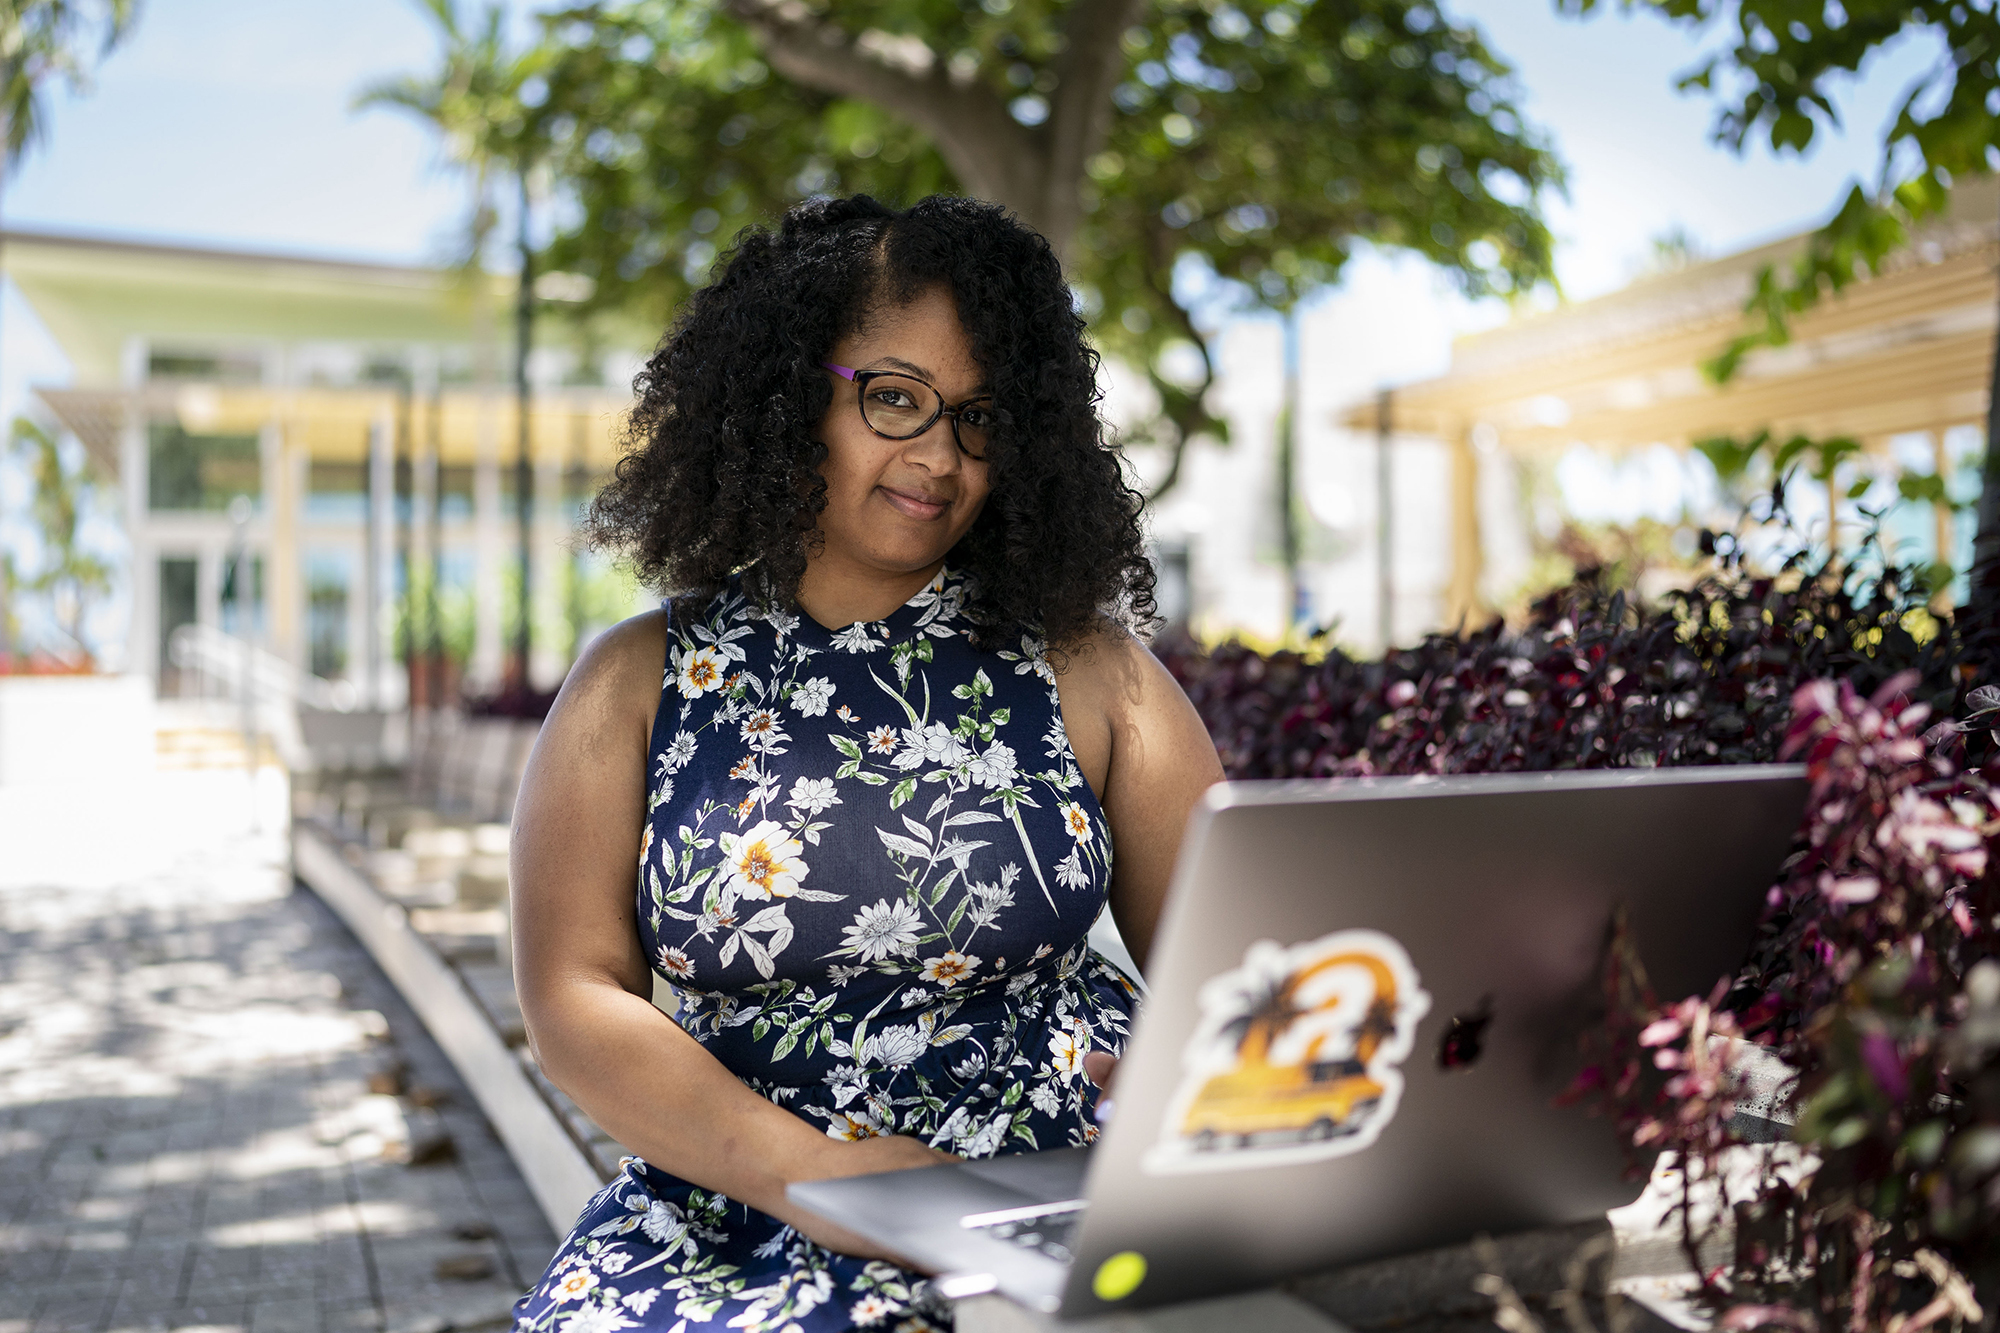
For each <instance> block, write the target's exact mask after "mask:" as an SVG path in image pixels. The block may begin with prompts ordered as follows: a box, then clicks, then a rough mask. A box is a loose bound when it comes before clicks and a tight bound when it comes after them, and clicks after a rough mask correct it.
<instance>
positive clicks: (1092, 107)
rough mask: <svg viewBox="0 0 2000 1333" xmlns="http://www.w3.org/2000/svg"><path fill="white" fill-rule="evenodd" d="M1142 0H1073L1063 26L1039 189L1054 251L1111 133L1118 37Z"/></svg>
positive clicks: (1072, 223)
mask: <svg viewBox="0 0 2000 1333" xmlns="http://www.w3.org/2000/svg"><path fill="white" fill-rule="evenodd" d="M1145 9H1146V0H1077V3H1076V4H1074V5H1072V6H1071V8H1070V13H1069V22H1068V23H1067V24H1065V25H1064V27H1063V37H1064V40H1065V41H1066V42H1067V45H1065V46H1064V48H1063V52H1062V55H1061V56H1059V57H1058V58H1057V59H1056V61H1055V66H1054V70H1053V73H1054V74H1055V76H1056V89H1055V96H1054V97H1053V98H1051V99H1050V103H1049V125H1048V164H1047V167H1046V170H1045V172H1044V174H1043V185H1042V188H1043V190H1044V192H1045V199H1046V202H1045V203H1044V204H1043V206H1042V209H1041V215H1042V218H1043V223H1042V227H1043V231H1044V232H1045V233H1046V234H1047V236H1048V238H1049V242H1050V244H1052V245H1054V246H1055V248H1056V252H1057V253H1058V254H1061V253H1063V252H1064V251H1066V250H1068V248H1069V242H1070V238H1071V237H1072V236H1074V235H1075V233H1076V227H1077V224H1078V223H1079V222H1080V221H1081V220H1082V214H1083V208H1082V199H1081V193H1082V185H1083V174H1084V164H1085V163H1087V162H1088V161H1089V160H1090V159H1091V157H1092V156H1094V155H1095V154H1096V152H1097V151H1098V149H1100V148H1102V147H1103V146H1104V144H1105V141H1106V140H1108V139H1109V138H1110V137H1111V116H1112V105H1111V90H1112V88H1114V87H1116V86H1117V83H1118V78H1119V76H1120V75H1121V74H1123V73H1124V72H1125V56H1124V52H1123V51H1122V50H1121V49H1120V46H1119V39H1120V38H1122V37H1123V36H1124V34H1125V30H1126V29H1127V28H1129V27H1131V26H1132V25H1133V24H1134V23H1137V22H1138V21H1139V16H1140V15H1141V14H1142V13H1144V12H1145Z"/></svg>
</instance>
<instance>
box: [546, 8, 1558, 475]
mask: <svg viewBox="0 0 2000 1333" xmlns="http://www.w3.org/2000/svg"><path fill="white" fill-rule="evenodd" d="M1101 8H1102V7H1101V6H1094V5H1092V4H1090V3H1088V0H1071V2H1070V3H1067V4H1062V3H1055V2H1054V0H1013V3H1001V2H999V0H995V2H994V3H990V4H984V5H974V4H958V3H946V2H945V0H865V2H863V0H857V3H853V4H847V5H842V6H839V7H838V8H831V7H829V8H826V9H824V10H817V9H815V10H814V11H813V14H812V17H813V19H814V20H815V21H817V22H819V23H821V24H823V25H827V26H828V27H829V28H831V25H834V24H837V25H838V28H837V30H836V31H837V32H838V34H839V35H840V37H841V40H842V41H844V42H846V43H847V46H848V47H854V48H871V47H872V49H876V50H882V49H894V50H895V51H897V52H898V53H899V57H898V58H899V59H901V60H903V61H904V63H905V64H906V65H909V66H911V67H922V68H926V69H935V68H940V67H941V68H943V69H945V70H948V71H949V77H950V79H951V80H952V83H953V86H954V87H957V88H961V89H963V90H966V92H965V97H964V99H963V100H964V101H965V102H966V103H967V104H968V107H970V104H971V103H973V102H975V101H977V102H979V104H980V105H983V106H993V107H997V106H1001V105H1004V107H1005V108H1006V110H1005V113H1004V114H1005V116H1006V117H1007V118H1008V119H1007V120H1005V121H1004V122H1003V123H1001V124H1000V125H998V126H997V127H995V126H991V125H989V126H986V127H985V131H983V132H990V133H991V134H992V135H996V136H998V138H996V139H995V140H994V141H995V142H996V143H1004V144H1005V145H1009V146H1011V148H1018V149H1020V152H1021V156H1022V160H1023V161H1025V162H1028V163H1030V164H1031V165H1037V166H1038V167H1039V168H1042V169H1048V170H1053V169H1054V168H1052V167H1051V166H1050V164H1051V163H1055V162H1058V161H1068V160H1070V159H1071V158H1074V159H1075V161H1076V170H1075V171H1074V173H1073V175H1071V176H1067V177H1062V176H1060V175H1058V176H1051V177H1047V178H1046V179H1044V180H1043V182H1042V184H1041V185H1040V186H1039V187H1037V188H1038V190H1039V191H1040V192H1041V193H1037V192H1036V191H1034V190H1028V189H1026V188H1025V187H1024V189H1023V191H1022V197H1018V198H1016V197H1002V198H1000V199H999V202H1001V203H1005V204H1008V205H1009V206H1011V207H1013V208H1015V209H1016V210H1017V211H1019V212H1021V213H1022V214H1023V215H1024V216H1028V217H1030V219H1031V220H1032V219H1033V218H1034V217H1035V216H1036V215H1037V214H1038V213H1039V212H1041V211H1043V210H1042V209H1041V207H1040V205H1041V204H1042V203H1043V202H1044V200H1045V198H1046V196H1047V195H1052V194H1058V193H1063V192H1067V197H1069V198H1071V199H1074V200H1075V201H1076V202H1078V203H1079V204H1080V208H1081V220H1080V223H1079V225H1078V227H1077V230H1076V233H1075V235H1074V237H1073V238H1072V237H1065V236H1062V235H1056V236H1054V238H1053V239H1054V240H1055V241H1056V243H1057V245H1058V247H1059V248H1063V249H1065V250H1066V252H1067V256H1068V260H1069V265H1070V268H1071V272H1072V274H1073V276H1074V280H1075V282H1076V285H1077V287H1078V290H1079V295H1080V297H1081V299H1082V301H1083V308H1084V310H1085V313H1086V315H1087V316H1088V317H1089V318H1090V320H1091V324H1092V329H1093V333H1094V335H1095V336H1096V338H1097V340H1098V342H1099V344H1100V345H1101V346H1102V347H1103V348H1104V349H1105V350H1106V351H1107V352H1110V353H1112V354H1114V355H1117V356H1118V357H1120V358H1121V359H1123V360H1126V361H1128V362H1129V363H1130V364H1132V365H1133V366H1135V367H1137V368H1142V369H1144V370H1145V371H1146V372H1147V373H1148V374H1149V375H1150V376H1151V379H1152V382H1153V385H1154V387H1155V388H1156V389H1157V390H1158V391H1159V394H1160V397H1161V400H1162V404H1163V411H1162V420H1161V421H1160V422H1159V423H1157V424H1156V426H1155V428H1154V430H1153V431H1152V432H1151V433H1150V435H1151V438H1154V439H1157V440H1158V441H1160V442H1162V443H1166V444H1169V445H1179V444H1181V443H1183V442H1185V440H1186V439H1187V438H1188V437H1189V436H1190V435H1192V434H1193V433H1194V432H1196V431H1209V432H1212V433H1217V434H1219V433H1220V431H1221V427H1220V423H1218V422H1216V421H1214V420H1212V419H1211V418H1210V417H1209V416H1208V415H1207V413H1206V412H1205V410H1204V409H1203V406H1202V397H1203V394H1204V393H1205V391H1206V389H1207V388H1208V386H1209V383H1210V381H1211V379H1212V368H1211V367H1210V366H1209V365H1208V363H1207V351H1206V346H1205V336H1204V335H1205V330H1204V329H1203V328H1202V327H1201V326H1200V325H1199V324H1198V322H1197V316H1196V311H1197V309H1198V308H1199V307H1200V305H1201V303H1202V302H1203V301H1214V300H1216V299H1217V298H1218V297H1220V298H1221V299H1222V300H1223V301H1225V302H1234V303H1237V304H1242V305H1250V306H1261V307H1267V308H1273V309H1283V308H1286V307H1288V306H1289V305H1290V304H1291V303H1292V302H1294V301H1295V300H1296V299H1297V298H1298V297H1299V295H1300V294H1301V293H1303V292H1305V291H1308V290H1310V289H1312V288H1313V287H1315V286H1318V285H1320V284H1323V283H1327V282H1331V281H1333V280H1335V279H1337V278H1338V276H1339V275H1340V272H1341V270H1342V268H1343V266H1344V265H1345V264H1346V262H1347V260H1348V258H1349V257H1350V255H1351V253H1352V250H1353V247H1354V246H1355V244H1356V243H1357V242H1363V241H1365V242H1371V243H1376V244H1382V245H1390V246H1397V247H1402V248H1407V249H1411V250H1414V251H1416V252H1418V253H1420V254H1422V255H1424V256H1425V257H1426V258H1428V259H1430V260H1432V261H1433V262H1436V263H1438V264H1440V265H1442V266H1444V267H1445V268H1446V269H1447V271H1449V272H1451V273H1452V274H1453V275H1454V276H1455V278H1456V279H1457V281H1458V282H1459V283H1460V285H1461V286H1462V287H1463V288H1464V289H1465V290H1467V291H1468V292H1472V293H1475V294H1483V293H1490V292H1497V293H1502V294H1512V293H1515V292H1519V291H1524V290H1526V289H1528V288H1531V287H1533V286H1535V285H1536V284H1538V283H1542V282H1547V281H1550V280H1551V279H1552V272H1553V270H1552V267H1551V263H1550V249H1551V243H1550V238H1549V234H1548V231H1547V229H1546V228H1545V227H1544V225H1543V223H1542V221H1541V219H1540V216H1539V213H1538V208H1537V206H1538V201H1539V199H1540V198H1541V196H1542V194H1543V193H1544V192H1545V191H1547V190H1549V189H1552V188H1559V186H1560V183H1561V173H1560V168H1559V167H1558V165H1557V163H1556V161H1555V159H1554V158H1553V156H1552V155H1551V154H1550V153H1549V151H1548V149H1547V148H1546V146H1545V145H1544V143H1543V141H1542V139H1541V137H1540V136H1539V135H1537V134H1536V133H1535V132H1533V131H1532V130H1530V129H1529V128H1528V127H1527V126H1526V124H1525V123H1524V121H1523V120H1522V118H1521V116H1520V114H1519V112H1518V111H1517V110H1516V108H1515V106H1514V104H1513V96H1514V94H1513V90H1512V87H1511V84H1510V82H1509V77H1508V71H1507V68H1506V66H1505V65H1504V64H1503V63H1502V62H1501V61H1500V60H1499V59H1498V58H1497V57H1496V56H1495V55H1494V54H1493V53H1492V52H1491V51H1489V50H1488V49H1487V48H1486V46H1485V45H1484V43H1483V41H1482V40H1481V38H1480V37H1479V34H1478V33H1477V32H1476V30H1474V29H1472V28H1470V27H1468V26H1465V25H1455V24H1452V23H1450V22H1448V21H1447V20H1445V19H1444V18H1443V17H1442V16H1441V15H1440V14H1439V12H1438V11H1437V9H1436V8H1435V7H1434V6H1432V5H1431V4H1428V3H1423V2H1422V0H1326V2H1324V3H1318V4H1310V5H1308V4H1300V3H1297V2H1296V0H1244V3H1240V4H1237V5H1234V6H1221V5H1211V4H1197V3H1194V2H1193V0H1160V2H1158V3H1155V4H1152V5H1149V6H1146V7H1145V8H1144V9H1143V10H1142V11H1141V16H1140V19H1139V22H1137V23H1136V24H1134V25H1132V26H1130V27H1128V28H1126V29H1124V31H1123V32H1122V33H1121V34H1120V35H1119V36H1118V38H1117V40H1116V44H1115V50H1109V49H1108V50H1107V54H1108V56H1109V58H1110V59H1112V60H1114V61H1115V62H1116V63H1117V66H1118V69H1119V77H1118V78H1117V79H1116V80H1115V81H1113V83H1112V84H1111V85H1110V87H1111V92H1110V94H1109V104H1108V105H1106V106H1104V107H1103V108H1101V114H1102V117H1103V119H1102V121H1101V122H1100V124H1101V126H1102V137H1101V139H1100V140H1098V141H1096V142H1095V143H1092V144H1084V143H1083V142H1082V141H1081V140H1079V139H1077V138H1076V137H1075V136H1076V135H1077V134H1079V133H1081V131H1080V130H1078V129H1077V125H1078V122H1077V121H1076V120H1075V119H1074V118H1072V119H1068V120H1065V119H1064V118H1063V117H1062V116H1061V115H1059V114H1056V111H1057V110H1059V109H1060V108H1059V107H1058V106H1057V104H1059V103H1060V102H1061V99H1062V97H1063V95H1064V84H1063V79H1064V78H1065V76H1066V74H1067V73H1068V72H1069V71H1071V70H1072V68H1073V67H1072V66H1071V65H1070V64H1067V63H1065V57H1066V55H1067V54H1068V53H1069V47H1070V40H1071V35H1072V30H1073V27H1074V25H1076V24H1078V23H1080V22H1082V21H1083V20H1084V19H1085V18H1086V17H1088V16H1089V14H1090V13H1091V12H1093V11H1094V10H1097V9H1101ZM729 14H730V7H729V6H728V5H726V4H724V3H721V0H625V2H624V3H601V4H590V5H583V6H579V7H577V8H574V9H571V10H567V11H563V12H561V13H558V14H554V15H550V16H548V17H547V18H546V19H545V23H546V24H547V31H548V34H549V40H550V42H551V43H552V44H553V45H554V47H555V49H556V54H555V55H554V56H553V58H552V59H551V62H550V64H549V65H548V67H547V71H546V79H547V98H546V101H545V102H544V103H543V105H542V110H543V112H544V113H545V115H546V116H547V123H548V125H549V132H550V136H551V142H552V144H553V155H552V157H551V159H550V160H551V163H552V166H553V169H554V172H555V175H556V177H557V178H558V179H559V180H560V181H561V182H562V184H563V188H564V189H565V190H566V191H567V192H568V193H569V194H570V195H571V196H573V200H574V203H575V205H576V208H575V212H574V214H573V218H574V220H573V222H572V223H570V224H569V225H566V226H564V227H563V229H562V231H561V233H560V234H559V235H558V236H557V237H556V239H555V240H554V242H553V244H552V246H551V248H550V251H549V254H548V256H547V261H548V262H549V263H550V264H552V265H553V266H555V267H557V268H564V269H573V270H575V271H577V272H580V273H582V274H585V275H587V276H588V277H589V278H591V279H592V280H593V281H594V282H595V286H596V301H597V302H598V303H599V304H621V305H625V306H627V307H628V308H631V309H633V310H634V311H635V312H636V313H639V314H641V315H642V316H644V317H646V318H649V319H651V320H652V321H653V322H655V323H661V324H663V323H664V322H665V321H666V319H667V318H669V317H670V315H671V312H672V311H673V309H674V308H675V307H676V305H677V304H678V303H679V301H680V300H681V299H682V298H683V297H684V296H685V295H686V293H687V292H688V290H689V289H690V288H691V286H693V285H695V284H698V283H700V282H701V281H703V280H704V279H705V277H706V274H707V272H708V269H709V266H710V264H711V263H712V262H713V260H714V259H715V257H716V255H717V252H718V247H719V246H722V245H725V244H726V243H727V240H728V238H729V237H731V236H733V235H734V234H735V233H736V232H737V231H738V230H739V229H740V228H741V227H743V226H745V225H747V224H749V223H752V222H759V221H767V220H769V219H770V218H772V217H773V216H775V215H776V214H777V213H778V212H779V211H781V210H782V209H783V208H785V207H786V206H788V205H789V204H791V203H793V202H795V201H797V200H799V199H801V198H804V197H807V196H809V195H813V194H822V193H849V192H855V191H866V192H868V193H871V194H874V195H876V196H877V197H879V198H882V199H885V200H889V201H900V202H911V201H914V200H915V199H917V198H919V197H921V196H923V195H924V194H927V193H930V192H933V191H937V190H949V189H957V188H962V187H964V186H965V182H963V181H961V180H959V179H958V178H957V177H956V176H955V175H954V173H953V171H952V170H951V168H950V167H949V166H948V165H947V163H946V161H945V158H944V156H943V155H942V154H941V152H940V150H939V148H938V146H937V145H936V144H934V143H933V142H932V140H931V139H930V138H928V137H926V135H925V134H924V133H923V132H920V131H919V130H918V129H916V128H914V127H913V126H912V125H911V124H910V122H909V121H907V120H905V119H902V118H899V117H898V116H896V115H894V114H891V113H890V111H889V110H887V109H885V108H886V105H887V101H886V99H885V98H880V97H878V98H872V99H868V98H859V97H851V98H844V97H836V96H830V95H828V94H826V93H822V92H818V91H814V90H813V89H811V88H808V87H806V86H804V85H803V84H801V83H799V82H795V81H792V80H788V79H786V78H784V77H781V76H780V75H779V74H778V73H777V72H776V70H775V69H774V68H773V65H772V63H771V60H772V59H774V58H775V57H773V58H767V55H766V51H765V49H764V47H763V46H762V45H760V42H759V40H758V38H757V37H756V36H754V35H753V34H752V33H751V32H750V31H749V30H748V29H746V28H745V27H744V26H742V25H741V24H739V23H738V22H737V21H735V20H734V19H733V18H731V17H730V16H729ZM1078 40H1081V39H1080V38H1079V39H1078ZM842 49H843V50H845V49H847V47H843V48H842ZM863 63H864V62H861V61H860V59H859V58H858V57H857V58H856V69H857V70H860V69H861V66H862V64H863ZM870 68H871V69H872V67H870ZM862 72H863V73H867V72H868V71H866V70H864V71H862ZM857 79H858V80H859V76H858V75H857ZM864 82H865V80H861V81H859V82H857V85H856V86H857V87H859V86H862V83H864ZM974 94H977V96H976V97H975V96H974ZM1052 108H1054V109H1052ZM965 114H966V116H967V117H968V118H970V117H972V116H973V111H972V110H971V109H968V110H967V111H966V113H965ZM998 114H999V113H996V115H998ZM1059 127H1060V133H1061V134H1064V135H1068V136H1070V137H1069V138H1067V139H1061V138H1058V137H1057V136H1058V131H1059ZM1086 147H1087V148H1088V149H1089V151H1087V152H1084V151H1081V150H1082V149H1083V148H1086ZM1065 154H1068V155H1069V156H1067V157H1066V156H1065ZM1030 196H1032V197H1030ZM1058 211H1060V210H1058ZM1190 263H1191V264H1192V265H1193V272H1194V273H1196V274H1200V273H1206V274H1208V275H1211V278H1212V279H1214V278H1219V279H1220V280H1221V282H1220V284H1218V283H1217V282H1216V281H1214V280H1211V281H1208V282H1205V283H1202V282H1196V283H1193V284H1190V283H1189V282H1187V281H1185V278H1186V276H1187V274H1188V272H1189V270H1187V269H1184V268H1183V267H1182V266H1183V265H1187V264H1190ZM1177 273H1179V274H1181V275H1182V277H1183V281H1181V282H1179V283H1177V282H1176V275H1177ZM1196 289H1200V290H1196ZM1176 342H1180V343H1186V344H1191V345H1192V346H1193V347H1194V348H1196V349H1199V350H1200V351H1201V353H1202V355H1201V357H1200V361H1201V363H1202V368H1201V373H1199V374H1197V375H1195V376H1194V377H1193V378H1192V379H1191V380H1178V381H1177V380H1175V379H1173V378H1170V377H1169V376H1168V375H1166V374H1164V373H1162V368H1161V365H1160V354H1161V353H1162V351H1164V350H1165V349H1167V348H1168V347H1169V346H1170V345H1171V344H1174V343H1176Z"/></svg>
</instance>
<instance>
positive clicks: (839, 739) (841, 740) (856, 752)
mask: <svg viewBox="0 0 2000 1333" xmlns="http://www.w3.org/2000/svg"><path fill="white" fill-rule="evenodd" d="M827 739H828V740H830V741H832V742H833V748H834V749H836V750H838V751H840V752H841V753H842V754H844V755H846V756H847V757H848V758H849V759H853V760H856V761H859V760H860V758H861V745H860V743H859V742H857V741H855V740H854V739H853V738H852V737H849V736H839V735H834V736H828V737H827Z"/></svg>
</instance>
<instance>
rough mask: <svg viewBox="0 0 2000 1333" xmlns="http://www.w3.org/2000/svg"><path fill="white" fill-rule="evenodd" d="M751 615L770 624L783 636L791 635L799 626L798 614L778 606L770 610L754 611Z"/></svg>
mask: <svg viewBox="0 0 2000 1333" xmlns="http://www.w3.org/2000/svg"><path fill="white" fill-rule="evenodd" d="M750 615H751V616H752V617H753V618H754V619H757V620H762V621H764V622H766V623H767V624H769V625H770V626H771V628H772V629H774V630H776V631H778V633H779V634H780V635H781V636H782V635H790V634H792V633H794V632H796V631H797V629H798V627H799V618H798V617H797V616H795V615H793V614H792V613H791V612H790V611H783V610H779V609H778V608H776V607H773V608H772V609H770V610H769V611H752V612H751V613H750Z"/></svg>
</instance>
